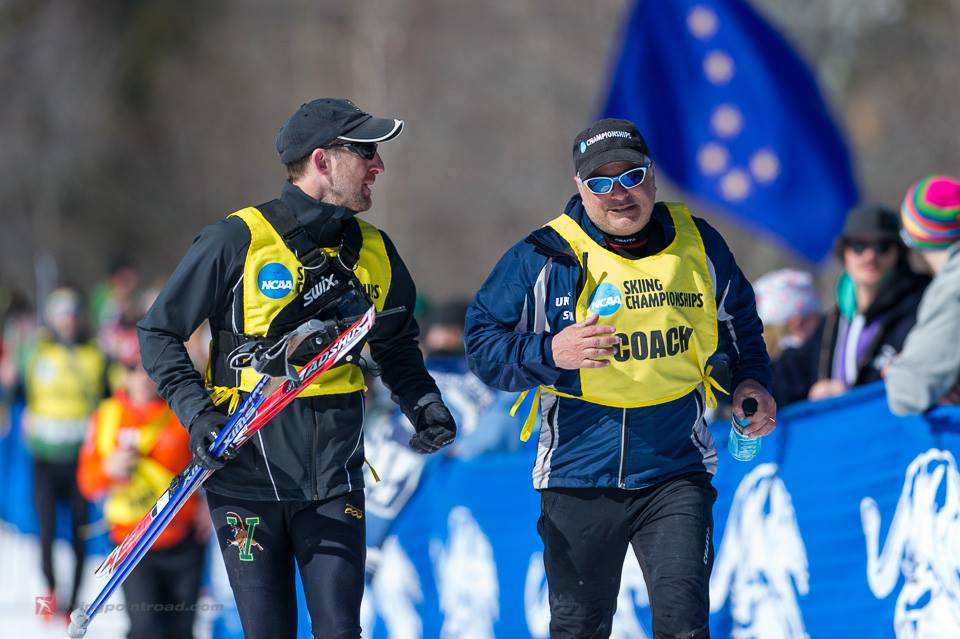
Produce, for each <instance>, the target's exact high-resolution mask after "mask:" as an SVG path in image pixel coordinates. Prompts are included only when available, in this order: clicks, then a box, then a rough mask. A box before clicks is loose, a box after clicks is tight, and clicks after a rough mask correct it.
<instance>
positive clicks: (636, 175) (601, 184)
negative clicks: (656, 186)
mask: <svg viewBox="0 0 960 639" xmlns="http://www.w3.org/2000/svg"><path fill="white" fill-rule="evenodd" d="M649 168H650V167H649V166H638V167H637V168H635V169H630V170H629V171H624V172H623V173H621V174H620V175H615V176H611V177H607V176H598V177H592V178H587V179H586V180H583V183H584V184H585V185H586V187H587V188H588V189H590V192H591V193H596V194H597V195H606V194H607V193H609V192H610V191H612V190H613V185H614V184H616V183H617V182H619V183H620V186H622V187H623V188H625V189H632V188H636V187H638V186H640V185H641V184H643V180H644V178H646V177H647V170H648V169H649Z"/></svg>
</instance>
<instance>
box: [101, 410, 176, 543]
mask: <svg viewBox="0 0 960 639" xmlns="http://www.w3.org/2000/svg"><path fill="white" fill-rule="evenodd" d="M122 417H123V406H122V405H121V404H120V402H118V401H116V400H112V399H108V400H105V401H104V402H103V403H102V404H101V405H100V411H99V415H98V420H97V439H96V444H97V453H98V454H99V455H100V457H101V458H102V459H106V458H107V457H109V456H110V454H111V453H113V451H114V450H116V448H117V445H118V436H119V433H120V428H121V426H122V424H121V423H120V422H121V419H122ZM170 418H171V415H170V412H169V411H160V412H159V414H158V415H157V416H156V417H155V418H154V419H153V421H151V422H150V423H148V424H145V425H143V426H141V427H140V428H139V429H137V430H136V439H135V441H134V442H132V444H133V445H134V446H135V447H136V449H137V451H138V452H139V453H140V455H141V457H140V459H138V460H137V463H136V465H135V466H134V467H133V471H132V472H131V474H130V478H129V481H127V482H125V483H123V484H119V485H117V486H115V487H113V488H111V489H110V492H109V494H108V495H107V499H106V502H105V503H104V505H103V516H104V517H105V518H106V519H107V521H108V522H110V523H111V524H113V525H115V526H116V525H119V526H132V525H133V524H136V523H137V522H138V521H140V518H141V517H143V515H144V513H146V512H147V511H148V510H149V509H150V507H151V506H153V503H154V502H155V501H156V499H157V497H159V496H160V495H162V494H163V491H164V490H166V489H167V487H168V486H169V485H170V481H171V480H172V479H173V477H174V473H173V472H171V471H170V470H169V469H167V468H166V467H165V466H164V465H163V464H161V463H160V462H158V461H156V460H155V459H151V458H150V457H149V456H148V455H149V454H150V451H151V450H153V447H154V445H155V444H156V443H157V439H158V438H159V437H160V434H161V433H162V432H163V429H164V428H165V427H166V425H167V424H168V423H169V421H170ZM130 443H131V442H127V444H128V445H129V444H130Z"/></svg>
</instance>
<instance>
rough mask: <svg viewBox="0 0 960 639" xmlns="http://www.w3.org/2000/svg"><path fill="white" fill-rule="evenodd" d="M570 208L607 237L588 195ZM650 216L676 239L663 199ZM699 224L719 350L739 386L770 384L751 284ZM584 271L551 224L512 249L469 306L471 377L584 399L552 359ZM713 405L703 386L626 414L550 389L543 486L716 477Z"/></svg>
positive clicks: (590, 230) (538, 474)
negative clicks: (708, 412)
mask: <svg viewBox="0 0 960 639" xmlns="http://www.w3.org/2000/svg"><path fill="white" fill-rule="evenodd" d="M564 212H565V214H566V215H569V216H570V217H571V218H573V219H574V220H575V221H576V222H577V223H578V224H580V226H581V227H582V228H583V229H584V230H585V231H586V232H587V234H588V235H590V237H592V238H593V239H594V240H596V241H597V243H598V244H600V245H603V244H604V240H603V236H602V234H601V233H600V231H599V230H598V229H597V228H596V227H595V226H594V225H593V224H592V223H591V222H590V219H589V218H588V217H587V215H586V212H585V211H584V209H583V204H582V203H581V201H580V197H579V195H576V196H574V197H573V198H572V199H571V200H570V202H569V203H568V204H567V207H566V210H565V211H564ZM653 218H654V219H655V220H657V222H659V223H660V225H661V226H662V227H663V231H664V235H665V240H666V242H667V243H668V244H669V243H670V242H671V241H672V240H673V238H674V236H675V233H676V230H675V228H674V225H673V220H672V218H671V217H670V214H669V212H668V211H667V209H666V207H665V206H664V205H663V204H660V203H658V204H657V205H656V206H655V207H654V211H653ZM694 222H695V223H696V225H697V228H698V229H699V231H700V235H701V236H702V237H703V243H704V247H705V248H706V253H707V266H708V268H709V270H710V277H711V280H712V282H713V285H714V290H715V291H716V301H717V322H718V324H719V345H718V351H717V356H719V357H721V358H724V359H725V360H726V363H727V364H728V365H729V367H730V375H731V380H732V386H733V388H736V386H737V385H738V384H739V383H740V382H741V381H743V380H745V379H753V380H756V381H757V382H759V383H761V384H763V385H764V386H767V387H768V388H769V386H770V361H769V358H768V357H767V351H766V347H765V346H764V342H763V336H762V332H763V327H762V324H761V323H760V318H759V317H758V316H757V310H756V305H755V302H754V295H753V288H752V287H751V286H750V283H749V282H748V281H747V279H746V278H745V277H744V275H743V273H742V272H741V271H740V268H739V267H738V266H737V263H736V261H735V260H734V258H733V255H732V254H731V253H730V249H729V248H728V247H727V245H726V243H725V242H724V241H723V238H722V237H720V234H719V233H718V232H717V231H716V230H715V229H714V228H713V227H711V226H710V225H709V224H707V223H706V222H705V221H703V220H702V219H699V218H694ZM580 278H581V268H580V264H579V262H578V261H577V258H576V256H575V254H574V253H573V250H572V249H571V248H570V246H569V244H567V242H566V241H565V240H564V239H563V238H562V237H560V235H559V234H558V233H557V232H556V231H554V230H553V229H552V228H550V227H543V228H540V229H538V230H536V231H534V232H533V233H531V234H530V235H529V236H528V237H527V238H526V239H524V240H523V241H521V242H519V243H517V244H515V245H514V246H513V247H512V248H511V249H510V250H508V251H507V253H506V255H504V256H503V257H502V258H501V259H500V262H499V263H497V265H496V266H495V267H494V269H493V271H492V272H491V273H490V276H489V277H488V278H487V281H486V282H484V284H483V286H482V288H481V289H480V291H479V292H478V293H477V295H476V298H475V299H474V301H473V303H472V304H471V305H470V309H469V311H468V312H467V321H466V336H465V341H466V348H467V359H468V362H469V364H470V368H471V369H472V370H473V372H474V373H475V374H476V375H477V376H478V377H479V378H480V379H481V380H483V381H484V382H486V383H487V384H489V385H491V386H494V387H496V388H499V389H502V390H507V391H522V390H526V389H529V388H533V387H535V386H538V385H544V386H554V387H556V388H557V389H560V390H564V391H565V392H573V393H574V394H579V386H580V381H579V380H580V378H579V372H578V371H567V370H562V369H559V368H557V367H556V366H555V364H554V361H553V354H552V349H551V340H552V336H553V334H554V333H557V332H559V331H561V330H562V329H564V328H565V327H567V326H569V325H570V324H573V323H574V314H575V307H576V300H577V297H578V296H579V294H580V290H579V289H578V286H579V282H580ZM728 390H731V391H732V389H728ZM704 412H705V410H704V396H703V389H702V388H698V389H696V390H694V391H692V392H691V393H690V394H689V395H686V396H684V397H681V398H680V399H676V400H674V401H671V402H667V403H664V404H659V405H656V406H648V407H642V408H628V409H623V408H616V407H611V406H603V405H600V404H594V403H591V402H586V401H583V400H580V399H574V398H567V397H559V396H557V395H554V394H552V393H543V394H542V396H541V413H542V422H541V427H540V436H539V444H538V446H539V449H538V454H537V461H536V464H535V466H534V470H533V480H534V486H535V487H536V488H538V489H540V488H559V487H568V488H588V487H620V488H642V487H645V486H650V485H652V484H655V483H657V482H660V481H663V480H664V479H668V478H670V477H673V476H676V475H680V474H684V473H689V472H696V471H700V472H702V471H707V472H710V473H715V472H716V466H717V451H716V447H715V446H714V443H713V438H712V437H711V435H710V431H709V430H708V429H707V424H706V420H705V419H704Z"/></svg>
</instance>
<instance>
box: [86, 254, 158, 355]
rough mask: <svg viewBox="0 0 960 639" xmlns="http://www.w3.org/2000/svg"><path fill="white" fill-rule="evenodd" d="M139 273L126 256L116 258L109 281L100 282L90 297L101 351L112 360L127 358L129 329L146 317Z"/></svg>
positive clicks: (91, 315)
mask: <svg viewBox="0 0 960 639" xmlns="http://www.w3.org/2000/svg"><path fill="white" fill-rule="evenodd" d="M138 279H139V278H138V276H137V271H136V269H134V267H133V264H132V262H130V260H129V259H128V258H126V257H117V258H114V260H113V262H112V263H111V264H110V268H109V271H108V272H107V278H106V279H105V280H104V281H102V282H100V283H98V284H97V285H96V286H95V287H94V288H93V292H92V293H91V294H90V318H91V320H92V322H93V327H94V330H95V331H96V335H97V341H98V342H99V344H100V348H101V349H102V350H103V352H104V354H106V356H107V358H108V359H109V360H111V361H118V360H120V359H122V358H123V357H124V354H123V353H121V352H119V351H120V349H122V348H123V341H124V335H125V334H126V331H127V326H129V325H130V324H132V323H136V322H137V321H138V320H139V319H140V318H141V317H143V312H144V310H145V309H144V308H142V307H141V305H140V303H139V300H138V299H137V295H136V288H137V281H138Z"/></svg>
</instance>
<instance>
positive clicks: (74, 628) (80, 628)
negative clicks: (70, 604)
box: [67, 608, 90, 639]
mask: <svg viewBox="0 0 960 639" xmlns="http://www.w3.org/2000/svg"><path fill="white" fill-rule="evenodd" d="M89 624H90V617H88V616H87V613H85V612H84V611H83V608H77V609H76V610H74V611H73V612H71V613H70V625H69V626H67V636H68V637H70V638H71V639H77V638H78V637H82V636H84V635H85V634H87V626H88V625H89Z"/></svg>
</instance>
